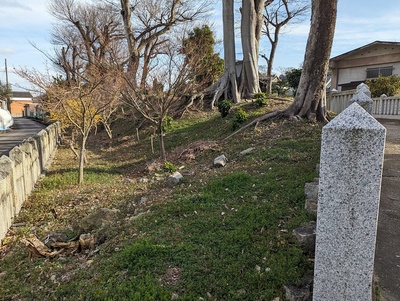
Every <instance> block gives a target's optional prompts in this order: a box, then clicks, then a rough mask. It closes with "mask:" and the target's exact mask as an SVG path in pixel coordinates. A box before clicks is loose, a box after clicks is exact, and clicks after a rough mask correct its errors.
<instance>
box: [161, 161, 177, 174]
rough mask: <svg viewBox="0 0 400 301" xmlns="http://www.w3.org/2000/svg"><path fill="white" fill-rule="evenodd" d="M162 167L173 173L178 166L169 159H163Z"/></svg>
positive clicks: (165, 170)
mask: <svg viewBox="0 0 400 301" xmlns="http://www.w3.org/2000/svg"><path fill="white" fill-rule="evenodd" d="M162 168H163V171H164V172H170V173H173V172H175V171H177V170H178V167H176V165H175V164H174V163H172V162H169V161H165V162H164V164H163V167H162Z"/></svg>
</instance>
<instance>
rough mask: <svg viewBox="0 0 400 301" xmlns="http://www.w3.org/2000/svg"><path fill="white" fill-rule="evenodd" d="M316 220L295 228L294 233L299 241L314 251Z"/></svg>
mask: <svg viewBox="0 0 400 301" xmlns="http://www.w3.org/2000/svg"><path fill="white" fill-rule="evenodd" d="M315 230H316V224H315V222H310V223H309V224H308V225H307V226H305V227H302V228H297V229H294V230H293V235H294V236H295V237H296V239H297V241H298V242H299V243H301V244H302V245H304V246H305V248H306V249H307V250H309V251H314V249H315Z"/></svg>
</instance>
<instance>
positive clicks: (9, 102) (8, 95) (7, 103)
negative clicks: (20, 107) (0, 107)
mask: <svg viewBox="0 0 400 301" xmlns="http://www.w3.org/2000/svg"><path fill="white" fill-rule="evenodd" d="M4 63H5V69H6V89H7V100H6V106H7V110H8V111H9V112H11V100H10V93H11V89H10V84H9V83H8V68H7V59H5V60H4Z"/></svg>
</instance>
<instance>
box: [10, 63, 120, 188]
mask: <svg viewBox="0 0 400 301" xmlns="http://www.w3.org/2000/svg"><path fill="white" fill-rule="evenodd" d="M16 72H17V74H18V75H19V76H21V77H23V78H24V79H26V80H28V81H29V82H31V83H32V84H34V85H35V86H36V87H38V88H40V89H41V90H42V91H45V92H46V97H45V99H44V100H43V103H42V105H43V108H44V109H45V110H46V111H47V112H50V117H51V118H53V119H55V120H62V121H63V123H64V127H71V128H72V131H73V132H74V133H75V132H76V133H78V134H79V137H80V139H79V151H78V153H77V152H76V151H74V153H75V154H76V155H77V156H78V159H79V165H78V170H79V173H78V183H79V184H83V182H84V178H83V173H84V166H85V161H86V144H87V141H88V138H89V136H90V134H91V133H92V131H93V129H94V128H95V127H96V125H97V124H98V123H100V122H101V121H102V118H104V114H105V113H106V112H108V111H109V110H110V108H114V107H115V106H116V104H117V103H118V101H119V89H110V88H111V87H116V86H119V82H118V81H117V80H116V78H118V76H116V74H113V73H111V72H108V73H103V72H102V73H97V74H95V73H94V71H93V70H92V73H91V77H92V78H91V80H90V81H88V80H81V81H79V82H77V83H76V84H74V85H71V84H70V83H67V82H66V81H65V80H59V79H54V76H52V75H50V74H49V73H42V72H39V71H37V70H34V69H33V70H27V69H18V70H16ZM71 147H72V148H73V145H71Z"/></svg>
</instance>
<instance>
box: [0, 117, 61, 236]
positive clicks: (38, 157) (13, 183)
mask: <svg viewBox="0 0 400 301" xmlns="http://www.w3.org/2000/svg"><path fill="white" fill-rule="evenodd" d="M59 136H60V123H58V122H57V123H53V124H51V125H49V126H48V127H47V128H46V129H44V130H41V131H40V132H39V133H38V134H37V135H35V136H33V137H31V138H29V139H26V140H24V141H23V142H22V143H21V144H20V145H17V146H15V147H14V148H13V149H12V150H11V151H10V152H9V155H8V156H2V157H0V240H2V239H3V238H4V237H5V235H6V234H7V231H8V229H9V228H10V226H11V225H12V223H13V219H14V217H15V216H16V215H17V214H18V213H19V211H20V210H21V208H22V205H23V203H24V201H25V200H26V199H27V197H28V196H29V195H30V194H31V193H32V191H33V189H34V187H35V184H36V182H37V180H38V179H39V177H40V175H41V174H42V173H44V172H45V171H46V168H47V167H48V165H49V164H50V159H51V157H52V155H53V154H54V152H55V151H56V149H57V142H58V138H59Z"/></svg>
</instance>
